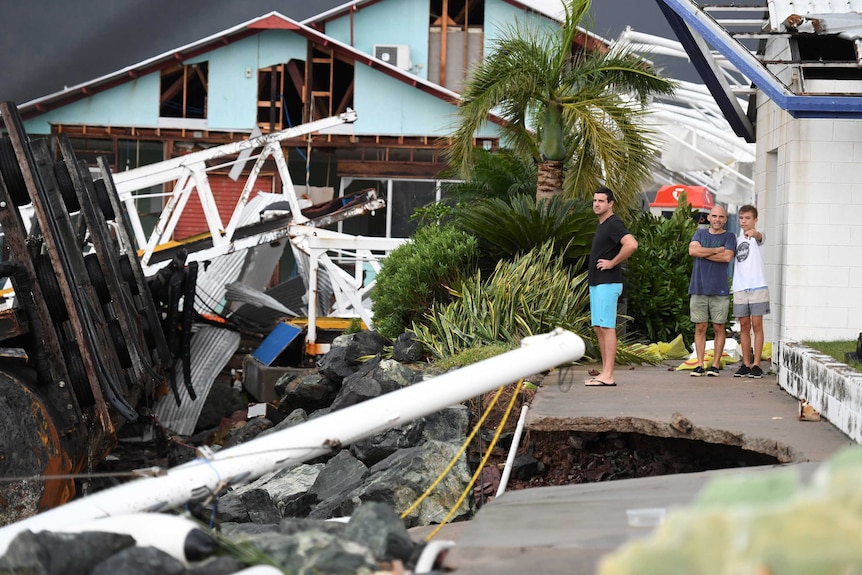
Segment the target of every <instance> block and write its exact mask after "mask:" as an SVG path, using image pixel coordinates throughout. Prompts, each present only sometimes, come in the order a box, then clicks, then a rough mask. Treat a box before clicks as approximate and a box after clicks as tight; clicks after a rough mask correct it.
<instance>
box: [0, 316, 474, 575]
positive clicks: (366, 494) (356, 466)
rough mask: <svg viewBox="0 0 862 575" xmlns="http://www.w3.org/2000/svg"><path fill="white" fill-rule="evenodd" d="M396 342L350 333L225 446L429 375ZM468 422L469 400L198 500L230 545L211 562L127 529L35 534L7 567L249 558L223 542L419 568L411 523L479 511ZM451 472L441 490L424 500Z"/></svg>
mask: <svg viewBox="0 0 862 575" xmlns="http://www.w3.org/2000/svg"><path fill="white" fill-rule="evenodd" d="M388 346H389V342H388V341H387V340H385V339H384V338H383V337H381V336H380V335H379V334H377V333H375V332H370V331H365V332H359V333H355V334H350V335H343V336H340V337H339V338H337V339H336V340H335V341H334V342H333V344H332V349H331V351H330V352H329V353H327V354H326V355H325V356H323V358H322V359H321V361H320V363H319V367H318V369H317V370H312V371H309V372H307V373H304V374H299V375H297V374H291V375H286V376H285V377H283V378H282V379H281V380H280V381H279V382H278V383H277V384H276V390H277V391H278V393H279V395H280V396H281V397H282V399H281V400H280V401H279V403H278V409H277V410H274V409H271V410H269V411H268V412H267V415H266V416H260V417H256V418H252V419H248V420H247V421H245V422H244V423H241V424H239V425H237V426H236V427H235V428H234V429H232V430H231V432H230V433H229V434H227V436H226V438H225V439H224V442H223V445H222V448H226V447H231V446H234V445H238V444H240V443H245V442H247V441H250V440H252V439H254V438H255V437H257V436H258V435H262V434H267V433H272V432H275V431H278V430H281V429H285V428H287V427H291V426H294V425H298V424H300V423H302V422H304V421H306V420H307V419H309V418H315V417H319V416H321V415H324V414H327V413H330V412H332V411H335V410H338V409H342V408H344V407H347V406H350V405H354V404H357V403H360V402H362V401H366V400H368V399H371V398H374V397H377V396H379V395H381V394H385V393H389V392H391V391H394V390H397V389H399V388H402V387H405V386H409V385H412V384H413V383H416V382H417V381H421V380H423V379H425V378H426V377H429V376H430V375H429V374H428V373H425V372H423V370H421V369H418V368H417V367H416V366H415V365H412V366H411V365H410V364H412V363H413V362H416V361H417V360H419V359H421V357H422V350H421V346H420V345H419V344H418V343H417V342H415V341H414V340H413V339H412V337H411V336H410V334H405V335H403V336H402V337H400V338H398V340H397V341H396V342H394V345H393V346H392V351H391V359H387V358H384V355H388V353H386V351H388ZM384 348H386V350H385V349H384ZM469 425H470V412H469V409H468V408H467V407H466V406H464V405H455V406H451V407H449V408H447V409H444V410H442V411H439V412H437V413H434V414H432V415H429V416H426V417H423V418H420V419H417V420H415V421H413V422H410V423H408V424H406V425H404V426H402V427H400V428H397V429H390V430H385V431H381V432H380V433H379V434H377V435H374V436H371V437H368V438H366V439H363V440H361V441H358V442H356V443H354V444H352V445H349V446H344V447H339V448H336V449H333V452H332V453H330V454H328V455H327V456H325V457H321V458H318V459H317V460H314V461H308V462H305V463H303V464H300V465H296V466H293V467H290V468H286V469H281V470H278V471H274V472H271V473H268V474H266V475H264V476H262V477H260V478H258V479H257V480H255V481H254V482H252V483H249V484H246V485H243V486H240V487H236V488H231V489H229V490H227V491H226V492H224V493H222V494H220V495H219V497H218V499H217V500H215V501H212V502H208V503H207V504H206V505H203V504H200V503H199V504H193V505H191V506H190V508H189V509H190V511H191V512H192V514H193V515H194V516H195V517H197V518H198V519H200V520H201V521H202V522H203V523H202V525H203V526H204V527H207V523H209V524H210V525H211V526H217V530H216V532H217V533H218V538H219V539H221V540H222V544H221V545H219V546H217V547H218V548H220V549H222V553H221V554H216V555H215V556H210V557H208V558H206V559H204V560H203V561H197V560H196V561H191V560H189V558H186V560H185V561H183V560H177V559H175V558H172V557H171V556H170V555H166V554H164V553H162V552H161V551H158V550H156V549H152V548H146V551H145V550H144V548H137V547H134V544H133V542H130V541H128V540H127V539H122V538H123V537H127V536H121V535H115V536H113V537H115V538H120V539H119V540H111V541H112V542H111V543H110V544H108V543H106V541H107V540H106V539H104V538H99V537H96V536H95V535H94V534H92V533H91V534H78V535H67V534H52V533H40V534H32V533H29V532H25V533H23V534H22V535H20V536H19V537H18V539H16V540H15V541H14V542H13V543H12V545H11V546H10V547H9V550H8V552H7V554H6V555H5V556H4V557H3V558H2V559H0V573H4V572H32V573H46V574H50V573H60V572H63V573H72V572H74V573H94V574H96V573H99V574H100V573H109V572H110V573H114V572H122V573H141V574H143V573H160V574H161V573H200V574H203V573H207V574H209V573H212V574H216V573H234V572H237V571H239V570H240V569H242V568H243V563H242V562H240V561H239V560H238V559H237V557H236V556H237V554H236V553H233V554H232V555H230V556H226V555H224V553H223V551H224V549H225V544H224V543H225V541H228V542H232V543H231V544H229V545H228V547H232V546H233V545H238V546H240V548H247V546H249V545H250V546H251V547H253V548H254V549H255V550H256V551H254V552H253V553H252V554H251V555H250V556H251V557H257V558H258V559H248V558H245V559H244V560H245V561H246V564H248V563H256V562H258V560H261V561H263V562H271V564H273V565H277V566H278V567H279V568H281V569H284V570H285V571H286V572H290V573H294V572H295V573H304V572H316V573H329V574H339V573H344V574H353V573H373V572H379V571H388V570H395V571H397V570H398V569H403V568H406V569H408V570H409V569H412V568H413V567H414V565H415V562H416V560H417V558H418V557H419V555H420V553H421V550H422V548H423V546H424V543H422V542H414V541H413V540H412V539H411V537H410V535H409V533H408V531H407V529H408V528H411V527H415V526H423V525H431V524H439V523H441V522H444V521H460V520H465V519H469V518H470V517H471V516H472V514H473V513H474V511H475V503H474V499H473V497H463V495H462V494H463V491H464V489H465V488H466V487H467V486H468V485H469V482H470V477H471V475H472V472H471V470H470V465H469V464H468V460H467V457H466V455H464V453H463V452H462V446H463V444H464V443H465V441H466V437H467V433H468V431H469ZM453 460H454V465H453V466H452V467H451V469H450V470H449V471H448V472H446V473H445V475H444V472H445V471H446V468H447V467H448V466H449V465H450V462H452V461H453ZM441 475H442V476H443V478H442V480H441V481H440V482H439V483H438V484H437V485H436V487H435V488H434V490H433V491H432V492H431V493H430V494H429V495H428V496H427V497H426V498H425V499H423V500H422V501H421V502H420V503H419V504H418V505H414V502H416V501H417V500H418V499H419V498H420V497H421V496H422V495H423V494H424V493H425V491H426V490H427V489H428V488H429V486H431V485H432V483H433V482H434V481H435V480H436V479H437V478H438V477H439V476H441ZM405 512H406V513H405ZM402 513H403V517H402V516H401V515H400V514H402ZM450 513H451V517H449V515H450ZM339 518H341V521H332V519H339ZM345 518H349V520H346V519H345ZM328 520H329V521H328ZM63 550H65V551H63ZM58 553H61V554H62V553H68V554H69V556H70V557H77V558H79V562H78V563H75V564H74V566H70V565H71V564H70V563H69V562H68V560H61V559H57V554H58ZM143 553H147V554H148V555H146V556H144V555H143ZM261 558H265V559H261ZM57 566H61V567H57ZM15 568H22V569H24V570H23V571H22V570H20V569H19V570H16V569H15Z"/></svg>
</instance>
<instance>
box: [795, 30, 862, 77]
mask: <svg viewBox="0 0 862 575" xmlns="http://www.w3.org/2000/svg"><path fill="white" fill-rule="evenodd" d="M796 48H797V50H798V51H799V59H800V60H801V61H802V62H803V63H807V65H806V66H805V67H804V70H805V72H804V73H805V78H806V79H809V80H813V79H822V80H826V79H828V80H860V79H862V70H860V69H859V67H858V62H857V60H856V43H855V42H853V41H852V40H845V39H844V38H841V37H839V36H831V35H830V36H827V35H800V36H797V37H796Z"/></svg>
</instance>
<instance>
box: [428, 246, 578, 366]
mask: <svg viewBox="0 0 862 575" xmlns="http://www.w3.org/2000/svg"><path fill="white" fill-rule="evenodd" d="M453 295H455V296H456V299H455V300H454V301H451V302H449V303H443V302H438V303H435V304H434V305H433V306H432V308H431V310H430V311H429V312H428V313H427V314H426V315H425V317H424V318H422V320H421V322H420V321H417V322H414V324H413V331H414V332H415V333H416V338H417V340H419V341H421V342H422V343H423V344H424V345H425V347H426V348H427V349H428V350H429V351H430V352H431V353H433V354H434V355H435V356H436V357H438V358H445V357H449V356H452V355H455V354H457V353H460V352H462V351H463V350H465V349H468V348H472V347H480V346H483V345H488V344H491V343H498V342H503V343H507V344H513V345H519V344H520V341H521V339H522V338H524V337H526V336H530V335H534V334H537V333H546V332H549V331H551V330H553V329H554V328H556V327H562V328H565V329H568V330H571V331H573V332H574V333H577V334H580V335H582V336H583V337H590V336H589V334H590V333H591V331H592V330H591V329H590V315H589V286H588V284H587V281H586V273H580V274H575V273H574V272H572V270H571V268H570V267H568V266H566V265H565V264H564V263H563V261H562V259H561V258H560V257H558V255H557V250H556V248H555V247H554V245H553V242H548V243H546V244H544V245H542V246H539V247H537V248H536V249H534V250H532V251H530V252H528V253H527V254H525V255H524V256H522V257H520V258H518V259H517V260H515V261H500V262H499V263H498V264H497V267H496V269H495V271H494V273H493V274H492V275H491V277H489V278H488V280H487V281H483V280H482V274H481V272H477V273H476V274H474V275H473V276H472V277H470V278H469V279H467V280H465V281H464V282H463V283H462V284H461V285H460V288H459V289H458V290H457V291H453Z"/></svg>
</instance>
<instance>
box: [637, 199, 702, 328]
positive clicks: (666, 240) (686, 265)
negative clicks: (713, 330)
mask: <svg viewBox="0 0 862 575" xmlns="http://www.w3.org/2000/svg"><path fill="white" fill-rule="evenodd" d="M686 201H687V200H686V199H685V196H683V197H682V198H680V205H679V206H678V207H677V208H676V210H675V211H674V213H673V215H672V216H671V218H670V219H666V218H663V217H658V216H654V215H652V214H649V213H642V214H640V215H639V216H638V217H637V218H636V219H635V220H634V222H633V223H632V225H631V226H629V231H631V233H632V235H634V237H635V239H636V240H637V241H638V249H637V251H636V252H635V253H634V254H632V256H631V257H630V258H629V259H628V261H627V262H626V276H625V291H624V297H626V298H627V300H628V304H627V310H628V315H630V316H631V318H632V321H631V322H630V323H629V329H630V330H631V331H634V332H636V334H637V335H638V336H640V337H642V338H643V339H645V340H647V341H651V342H658V341H668V342H669V341H671V340H672V339H673V338H675V337H676V336H677V335H678V334H682V336H683V339H684V340H685V342H686V344H687V345H688V344H691V342H692V341H693V338H694V324H692V323H691V320H690V314H689V296H688V284H689V280H690V279H691V269H692V265H693V263H694V259H693V258H692V257H691V256H690V255H688V245H689V243H690V242H691V238H692V236H693V235H694V232H695V230H696V229H697V224H695V222H694V220H693V210H692V209H691V208H689V207H688V205H687V203H685V202H686Z"/></svg>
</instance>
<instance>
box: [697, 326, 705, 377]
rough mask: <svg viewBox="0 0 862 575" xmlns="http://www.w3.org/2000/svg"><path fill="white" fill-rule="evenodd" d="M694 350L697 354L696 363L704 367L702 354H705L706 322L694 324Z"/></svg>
mask: <svg viewBox="0 0 862 575" xmlns="http://www.w3.org/2000/svg"><path fill="white" fill-rule="evenodd" d="M694 352H695V353H696V354H697V365H699V366H700V367H704V365H703V356H704V355H706V322H704V323H696V324H694Z"/></svg>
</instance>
